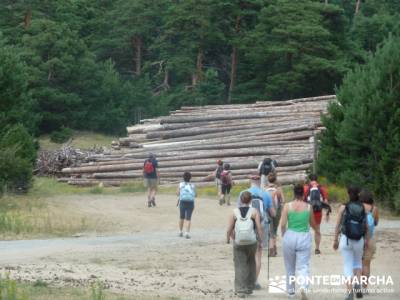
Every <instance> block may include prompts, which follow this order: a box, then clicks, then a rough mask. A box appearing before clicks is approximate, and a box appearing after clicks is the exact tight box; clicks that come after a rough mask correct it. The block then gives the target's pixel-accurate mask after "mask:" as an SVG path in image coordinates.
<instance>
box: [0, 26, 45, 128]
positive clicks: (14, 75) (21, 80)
mask: <svg viewBox="0 0 400 300" xmlns="http://www.w3.org/2000/svg"><path fill="white" fill-rule="evenodd" d="M0 30H1V28H0ZM18 50H19V49H18V48H16V47H12V46H7V45H6V40H5V39H4V37H3V35H2V33H1V31H0V130H3V129H4V128H5V127H6V126H8V125H12V124H16V123H21V124H24V125H25V127H26V128H28V129H29V130H30V131H31V132H34V131H35V130H36V123H37V121H38V118H37V115H36V114H35V113H32V111H33V110H34V101H33V100H32V98H31V95H30V93H29V89H28V81H29V77H28V75H27V70H28V69H27V66H26V65H25V64H24V63H23V62H22V61H21V59H20V57H19V55H18Z"/></svg>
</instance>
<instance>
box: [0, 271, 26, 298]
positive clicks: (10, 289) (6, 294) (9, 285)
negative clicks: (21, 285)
mask: <svg viewBox="0 0 400 300" xmlns="http://www.w3.org/2000/svg"><path fill="white" fill-rule="evenodd" d="M0 299H1V300H28V297H27V296H26V295H20V292H19V291H18V289H17V283H16V282H15V281H14V280H12V279H10V278H9V276H8V275H7V276H6V278H4V279H3V278H0Z"/></svg>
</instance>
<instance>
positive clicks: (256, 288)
mask: <svg viewBox="0 0 400 300" xmlns="http://www.w3.org/2000/svg"><path fill="white" fill-rule="evenodd" d="M254 289H255V290H256V291H258V290H261V285H260V284H259V283H258V282H256V283H255V284H254Z"/></svg>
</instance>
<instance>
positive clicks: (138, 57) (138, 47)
mask: <svg viewBox="0 0 400 300" xmlns="http://www.w3.org/2000/svg"><path fill="white" fill-rule="evenodd" d="M132 43H133V47H134V48H135V59H134V61H135V74H136V75H140V74H141V73H142V47H143V41H142V38H141V37H139V36H137V37H135V38H133V41H132Z"/></svg>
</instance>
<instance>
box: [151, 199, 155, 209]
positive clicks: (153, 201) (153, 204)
mask: <svg viewBox="0 0 400 300" xmlns="http://www.w3.org/2000/svg"><path fill="white" fill-rule="evenodd" d="M151 205H152V206H153V207H156V199H154V198H153V200H151Z"/></svg>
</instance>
